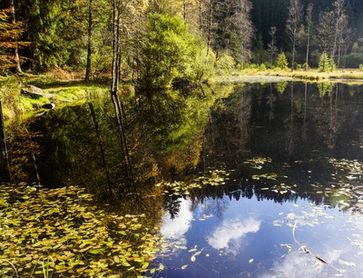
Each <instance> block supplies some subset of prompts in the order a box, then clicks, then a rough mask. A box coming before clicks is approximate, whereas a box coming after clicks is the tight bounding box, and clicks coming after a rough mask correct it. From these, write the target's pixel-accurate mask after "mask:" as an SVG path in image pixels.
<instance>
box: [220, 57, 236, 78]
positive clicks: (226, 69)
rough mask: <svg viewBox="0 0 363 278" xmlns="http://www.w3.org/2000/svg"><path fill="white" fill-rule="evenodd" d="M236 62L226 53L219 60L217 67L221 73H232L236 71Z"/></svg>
mask: <svg viewBox="0 0 363 278" xmlns="http://www.w3.org/2000/svg"><path fill="white" fill-rule="evenodd" d="M235 65H236V61H235V60H234V59H233V57H232V56H230V55H229V54H228V53H226V52H224V53H223V54H222V55H221V56H220V57H219V58H218V60H217V63H216V67H217V70H218V71H220V72H221V73H230V72H231V71H233V70H234V69H235Z"/></svg>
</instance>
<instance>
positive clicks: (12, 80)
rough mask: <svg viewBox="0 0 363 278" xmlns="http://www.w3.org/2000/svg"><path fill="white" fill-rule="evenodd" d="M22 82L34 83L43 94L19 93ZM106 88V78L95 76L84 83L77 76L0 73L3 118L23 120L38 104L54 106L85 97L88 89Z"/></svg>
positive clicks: (67, 103) (93, 90) (88, 91)
mask: <svg viewBox="0 0 363 278" xmlns="http://www.w3.org/2000/svg"><path fill="white" fill-rule="evenodd" d="M26 85H33V86H37V87H39V88H41V89H42V91H43V93H44V94H45V95H47V96H50V97H49V98H47V97H40V98H31V97H29V96H25V95H22V94H21V88H22V87H23V86H26ZM107 90H108V82H107V81H105V80H97V81H94V82H91V83H86V82H84V81H82V80H79V79H73V78H69V77H67V78H63V79H60V78H59V77H56V76H53V75H51V74H42V75H30V74H24V75H21V76H8V77H1V76H0V97H1V98H2V100H3V113H4V118H5V120H12V119H15V118H16V119H18V120H24V119H26V118H28V117H31V116H33V115H34V114H35V113H38V112H41V111H42V105H44V104H47V103H50V102H52V103H54V104H55V105H56V107H62V106H64V105H70V104H75V103H78V102H79V101H85V100H86V99H87V97H88V95H89V94H90V93H93V94H94V93H96V94H101V93H105V92H107Z"/></svg>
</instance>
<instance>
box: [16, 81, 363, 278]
mask: <svg viewBox="0 0 363 278" xmlns="http://www.w3.org/2000/svg"><path fill="white" fill-rule="evenodd" d="M220 90H227V86H226V87H222V88H220ZM228 90H231V92H230V93H229V94H226V96H225V97H224V98H222V99H219V100H217V101H215V102H214V104H213V105H211V106H210V107H208V109H205V107H204V109H198V107H197V108H196V109H194V110H195V111H194V110H193V109H192V108H190V107H186V106H185V105H184V106H183V105H182V104H180V103H177V104H176V103H175V102H174V103H173V104H166V102H167V101H166V100H163V101H162V102H159V103H157V104H156V105H155V107H156V108H157V109H155V107H154V109H152V110H150V109H146V111H144V110H143V109H142V107H139V109H137V112H135V115H134V116H133V117H131V119H129V121H130V122H131V124H130V127H129V130H130V132H129V133H130V134H131V135H130V139H129V140H130V141H132V143H130V145H131V147H130V149H131V155H132V159H133V161H134V165H135V168H136V170H135V175H137V179H138V181H139V182H140V183H143V184H150V183H157V182H159V181H160V180H161V177H162V178H163V180H165V181H167V182H168V183H169V187H167V189H166V190H163V192H162V193H161V194H160V196H158V197H157V198H158V202H155V203H153V202H149V203H146V204H142V202H141V201H140V204H137V203H135V198H132V202H133V203H132V204H131V203H130V204H127V205H125V206H126V207H129V208H130V207H131V208H134V210H135V211H138V212H144V213H146V214H147V215H148V217H154V218H155V222H157V223H159V224H158V225H159V227H160V229H159V231H160V233H161V235H162V236H163V238H164V240H165V242H166V244H164V245H165V246H166V248H164V250H163V251H160V252H159V253H158V254H157V258H156V259H155V261H154V262H153V263H152V266H151V267H150V269H151V271H150V272H149V273H148V275H149V276H154V277H353V278H354V277H363V263H362V262H363V215H362V209H363V182H362V173H363V87H359V86H354V87H348V86H346V85H342V84H337V85H335V86H333V85H331V84H320V85H305V84H300V83H278V84H262V85H256V84H237V85H234V86H233V87H232V88H231V86H229V87H228ZM93 105H94V107H95V110H96V115H97V121H98V122H99V125H100V127H101V128H100V129H101V132H102V136H100V134H96V133H95V132H94V119H93V120H92V118H91V117H90V113H89V108H90V105H89V104H88V105H80V106H75V107H66V108H63V109H60V110H58V111H54V112H51V113H49V114H47V115H45V116H42V117H39V118H38V119H37V120H35V121H34V122H32V123H31V124H29V127H28V131H30V134H32V135H31V141H32V142H33V143H34V144H27V146H28V148H30V149H31V150H30V152H32V153H35V154H36V155H34V156H35V160H36V165H37V169H35V167H33V166H34V165H33V164H34V163H33V162H34V161H33V162H32V161H31V159H30V160H29V159H28V160H26V163H22V164H21V165H22V166H19V165H20V163H19V161H22V159H21V157H22V156H21V154H19V153H20V152H21V151H19V149H21V148H19V143H18V144H16V143H15V142H18V141H19V138H23V140H29V133H26V134H27V135H24V134H23V132H21V131H19V130H21V129H16V128H14V131H13V134H12V137H13V140H12V142H10V154H12V155H13V157H17V160H14V161H13V162H12V168H13V169H12V171H13V173H15V176H16V175H17V176H18V178H19V180H21V179H31V180H34V179H35V178H34V177H35V176H36V175H35V172H36V171H38V175H39V178H40V181H41V183H42V184H45V185H48V186H55V185H56V186H58V185H59V186H61V185H67V184H79V185H81V186H87V187H89V188H90V189H91V190H96V191H97V188H100V186H104V185H105V184H106V183H111V184H112V185H115V184H117V183H118V182H120V180H122V177H123V175H124V172H123V171H122V169H120V165H122V159H120V158H119V157H118V156H117V155H116V154H117V153H118V151H117V147H116V146H117V136H116V134H114V133H113V132H112V130H114V129H113V128H112V121H111V118H112V117H111V116H110V115H111V114H110V115H108V114H107V111H108V110H110V111H112V110H111V108H112V107H111V105H110V104H104V103H103V102H102V101H100V100H97V101H93ZM149 108H150V107H149ZM105 111H106V112H105ZM186 111H187V112H186ZM145 115H146V117H145ZM138 118H143V123H144V124H140V123H139V122H138V120H137V119H138ZM171 119H172V122H171V121H170V120H171ZM145 122H146V124H145ZM106 139H107V140H106ZM100 142H101V144H104V146H103V148H104V154H103V156H104V157H105V160H106V162H107V163H106V165H105V164H104V163H102V160H101V159H100V157H99V156H100V154H99V152H98V151H97V150H98V148H99V146H100ZM24 152H29V150H27V151H24ZM24 165H25V166H24ZM32 165H33V166H32ZM121 168H122V167H121ZM106 172H107V173H108V175H106ZM205 176H208V177H209V180H208V181H207V182H205V178H204V177H205ZM107 177H108V178H107ZM106 178H107V179H108V181H107V180H106ZM200 185H205V186H200ZM157 186H160V184H158V185H157ZM140 192H143V191H142V190H140V191H139V193H140ZM119 193H120V194H124V195H127V194H131V193H127V192H126V190H124V189H122V190H121V189H120V192H119ZM141 194H142V193H141ZM128 196H130V195H128ZM128 200H129V198H128V197H125V198H123V199H122V202H123V203H124V204H125V203H127V202H131V201H128ZM160 200H161V204H162V205H160ZM155 211H156V212H157V213H155ZM160 266H162V267H160ZM154 267H156V268H158V269H159V270H160V271H157V272H154V271H153V270H152V269H153V268H154Z"/></svg>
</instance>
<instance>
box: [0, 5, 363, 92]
mask: <svg viewBox="0 0 363 278" xmlns="http://www.w3.org/2000/svg"><path fill="white" fill-rule="evenodd" d="M111 2H112V3H111ZM0 8H2V13H1V22H2V25H1V30H2V32H1V37H0V40H1V50H0V51H1V61H2V65H1V70H2V72H3V73H4V74H5V73H8V74H9V73H11V72H22V71H30V72H34V73H37V72H46V71H49V70H51V69H54V68H62V69H65V70H67V71H70V72H78V73H80V72H82V73H83V75H84V79H85V80H90V79H94V78H98V77H104V76H107V74H110V73H111V69H112V55H109V54H110V53H112V51H113V50H112V49H113V45H114V44H115V43H117V45H119V48H120V66H121V69H122V70H121V74H122V76H123V78H126V79H133V80H139V81H141V80H142V82H144V83H145V82H146V83H150V79H153V82H151V83H154V82H156V83H158V82H160V83H163V84H152V85H167V84H168V83H169V82H170V81H171V80H174V79H176V80H178V79H179V80H180V79H187V80H190V81H200V79H205V78H207V77H208V76H209V74H210V73H211V71H212V70H217V71H218V70H219V72H223V71H228V70H229V71H231V70H233V69H244V68H248V67H257V68H262V69H263V68H273V67H280V68H283V69H284V68H285V67H289V68H293V69H302V68H305V69H308V68H310V67H311V68H317V67H319V62H323V61H324V59H323V61H320V60H321V57H322V54H324V53H326V54H327V56H326V57H325V58H326V59H328V60H330V59H331V62H333V64H334V67H338V68H359V66H360V65H361V64H363V50H362V47H363V42H362V37H363V33H362V32H363V31H362V30H363V19H362V18H363V17H362V14H363V3H362V2H361V1H359V0H337V1H330V0H326V1H308V0H294V1H292V0H277V1H265V0H253V1H249V0H228V1H219V0H199V1H198V0H183V1H182V0H178V1H173V2H170V1H163V0H160V1H137V0H135V1H106V0H102V1H92V0H88V1H86V0H77V1H57V0H54V1H47V2H42V1H31V2H29V1H22V0H14V1H13V0H11V1H10V0H3V1H2V2H1V6H0ZM116 25H117V28H115V26H116ZM115 31H116V32H117V34H115ZM115 36H117V38H115ZM115 40H117V42H115ZM284 56H286V57H287V58H285V57H284ZM155 60H159V61H162V63H157V65H156V64H154V63H155ZM325 62H327V60H325ZM320 64H321V63H320ZM328 64H329V61H328ZM321 68H322V69H323V70H329V69H327V68H326V66H321ZM328 68H329V67H328ZM161 76H162V77H161ZM156 77H157V78H161V80H154V79H155V78H156Z"/></svg>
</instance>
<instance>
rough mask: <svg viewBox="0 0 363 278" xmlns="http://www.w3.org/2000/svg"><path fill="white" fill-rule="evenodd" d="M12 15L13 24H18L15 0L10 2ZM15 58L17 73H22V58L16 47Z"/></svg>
mask: <svg viewBox="0 0 363 278" xmlns="http://www.w3.org/2000/svg"><path fill="white" fill-rule="evenodd" d="M10 14H11V22H12V23H13V24H15V23H16V17H15V5H14V0H10ZM14 56H15V57H14V58H15V63H16V72H17V73H22V72H23V71H22V69H21V65H20V56H19V46H18V45H16V47H15V49H14Z"/></svg>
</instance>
